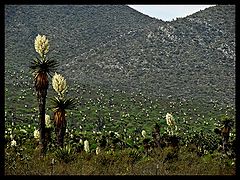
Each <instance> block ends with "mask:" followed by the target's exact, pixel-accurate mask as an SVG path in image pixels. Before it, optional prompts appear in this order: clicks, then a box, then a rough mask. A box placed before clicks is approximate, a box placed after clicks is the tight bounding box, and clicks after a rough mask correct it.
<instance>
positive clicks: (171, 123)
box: [166, 113, 177, 135]
mask: <svg viewBox="0 0 240 180" xmlns="http://www.w3.org/2000/svg"><path fill="white" fill-rule="evenodd" d="M166 122H167V125H168V127H169V128H170V131H169V134H170V135H173V131H174V128H175V130H177V125H176V122H175V120H174V118H173V115H172V114H170V113H167V114H166Z"/></svg>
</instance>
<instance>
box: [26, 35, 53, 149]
mask: <svg viewBox="0 0 240 180" xmlns="http://www.w3.org/2000/svg"><path fill="white" fill-rule="evenodd" d="M34 45H35V50H36V52H37V53H38V54H39V56H40V58H38V57H36V58H34V60H33V61H32V62H31V65H30V69H31V70H32V71H33V75H34V86H35V90H36V92H37V99H38V105H39V125H40V128H39V130H40V141H39V145H40V148H41V152H42V153H44V152H45V150H46V147H47V144H46V141H45V105H46V97H47V90H48V86H49V81H48V76H49V75H50V76H51V73H52V72H54V70H55V68H56V67H57V62H56V61H55V60H51V59H48V58H47V56H46V54H47V53H48V51H49V43H48V39H47V38H46V36H45V35H43V36H41V35H38V36H37V37H36V39H35V44H34Z"/></svg>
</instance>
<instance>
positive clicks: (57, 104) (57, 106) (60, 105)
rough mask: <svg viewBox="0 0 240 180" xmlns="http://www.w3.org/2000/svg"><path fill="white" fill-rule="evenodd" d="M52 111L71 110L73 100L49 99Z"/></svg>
mask: <svg viewBox="0 0 240 180" xmlns="http://www.w3.org/2000/svg"><path fill="white" fill-rule="evenodd" d="M51 101H52V108H53V111H57V110H67V109H73V108H74V107H75V105H76V101H75V99H73V98H68V99H63V98H59V97H54V98H52V99H51Z"/></svg>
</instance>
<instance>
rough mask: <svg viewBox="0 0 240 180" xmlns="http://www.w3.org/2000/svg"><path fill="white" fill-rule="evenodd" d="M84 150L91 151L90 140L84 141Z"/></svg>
mask: <svg viewBox="0 0 240 180" xmlns="http://www.w3.org/2000/svg"><path fill="white" fill-rule="evenodd" d="M84 151H86V152H89V151H90V149H89V142H88V140H85V141H84Z"/></svg>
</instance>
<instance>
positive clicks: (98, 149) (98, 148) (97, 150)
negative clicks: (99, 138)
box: [96, 146, 100, 155]
mask: <svg viewBox="0 0 240 180" xmlns="http://www.w3.org/2000/svg"><path fill="white" fill-rule="evenodd" d="M99 153H100V147H99V146H98V147H97V148H96V155H98V154H99Z"/></svg>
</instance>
